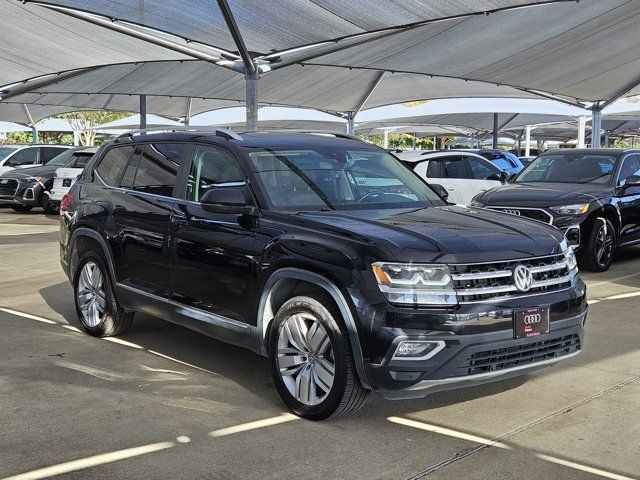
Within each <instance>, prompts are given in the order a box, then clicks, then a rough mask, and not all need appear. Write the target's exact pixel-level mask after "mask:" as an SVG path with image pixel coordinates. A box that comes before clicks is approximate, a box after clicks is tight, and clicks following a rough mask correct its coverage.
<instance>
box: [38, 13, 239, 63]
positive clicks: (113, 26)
mask: <svg viewBox="0 0 640 480" xmlns="http://www.w3.org/2000/svg"><path fill="white" fill-rule="evenodd" d="M218 3H220V2H218ZM43 6H44V7H46V8H49V9H51V10H55V11H56V12H60V13H63V14H65V15H69V16H70V17H74V18H77V19H80V20H84V21H85V22H89V23H93V24H94V25H99V26H101V27H104V28H108V29H109V30H113V31H115V32H119V33H122V34H124V35H128V36H130V37H133V38H137V39H138V40H143V41H145V42H149V43H152V44H154V45H158V46H159V47H164V48H166V49H169V50H172V51H174V52H178V53H182V54H183V55H186V56H188V57H193V58H197V59H198V60H203V61H205V62H209V63H214V64H216V65H218V62H219V61H220V60H224V58H223V57H222V55H220V56H215V55H209V54H207V53H204V52H202V51H200V50H196V49H194V48H191V47H187V46H184V45H180V44H179V43H176V42H172V41H171V40H167V39H165V38H162V37H157V36H155V35H151V34H149V33H146V32H143V31H142V30H136V29H134V28H131V27H128V26H126V25H122V24H120V23H116V22H112V21H111V20H108V19H106V18H102V17H98V16H95V15H89V14H87V13H84V12H79V11H76V10H71V9H68V8H64V7H58V6H54V5H43ZM216 50H219V49H218V48H216ZM220 53H221V54H222V53H224V54H225V55H229V56H231V57H234V56H235V57H237V55H234V54H233V53H231V52H226V51H224V50H220Z"/></svg>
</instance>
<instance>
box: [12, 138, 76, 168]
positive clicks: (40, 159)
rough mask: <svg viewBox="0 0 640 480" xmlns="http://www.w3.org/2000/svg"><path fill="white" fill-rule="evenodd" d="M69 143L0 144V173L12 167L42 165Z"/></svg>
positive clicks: (67, 147) (58, 153) (65, 148)
mask: <svg viewBox="0 0 640 480" xmlns="http://www.w3.org/2000/svg"><path fill="white" fill-rule="evenodd" d="M69 148H72V147H70V146H69V145H0V175H2V174H3V173H5V172H8V171H9V170H13V169H14V168H25V167H34V166H36V165H43V164H45V163H47V162H48V161H49V160H51V159H52V158H53V157H56V156H58V155H60V154H61V153H62V152H63V151H64V150H67V149H69Z"/></svg>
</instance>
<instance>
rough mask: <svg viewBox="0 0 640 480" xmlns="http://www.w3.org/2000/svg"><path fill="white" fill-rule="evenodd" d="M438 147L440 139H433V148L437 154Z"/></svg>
mask: <svg viewBox="0 0 640 480" xmlns="http://www.w3.org/2000/svg"><path fill="white" fill-rule="evenodd" d="M437 147H438V137H433V148H432V150H433V151H434V152H435V151H436V150H437Z"/></svg>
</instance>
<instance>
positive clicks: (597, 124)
mask: <svg viewBox="0 0 640 480" xmlns="http://www.w3.org/2000/svg"><path fill="white" fill-rule="evenodd" d="M592 110H593V120H592V121H591V148H600V142H601V136H602V107H601V106H600V105H594V106H593V108H592Z"/></svg>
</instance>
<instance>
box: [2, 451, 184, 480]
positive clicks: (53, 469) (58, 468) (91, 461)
mask: <svg viewBox="0 0 640 480" xmlns="http://www.w3.org/2000/svg"><path fill="white" fill-rule="evenodd" d="M176 445H177V444H176V443H175V442H160V443H152V444H149V445H143V446H141V447H133V448H126V449H124V450H116V451H115V452H109V453H102V454H100V455H94V456H92V457H86V458H80V459H78V460H72V461H70V462H64V463H59V464H58V465H52V466H50V467H44V468H39V469H37V470H31V471H30V472H25V473H20V474H18V475H13V476H11V477H6V478H4V479H2V480H38V479H41V478H48V477H53V476H54V475H62V474H63V473H69V472H75V471H77V470H83V469H85V468H90V467H95V466H98V465H104V464H105V463H112V462H117V461H118V460H124V459H127V458H132V457H138V456H140V455H146V454H148V453H153V452H158V451H160V450H166V449H167V448H171V447H175V446H176Z"/></svg>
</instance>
